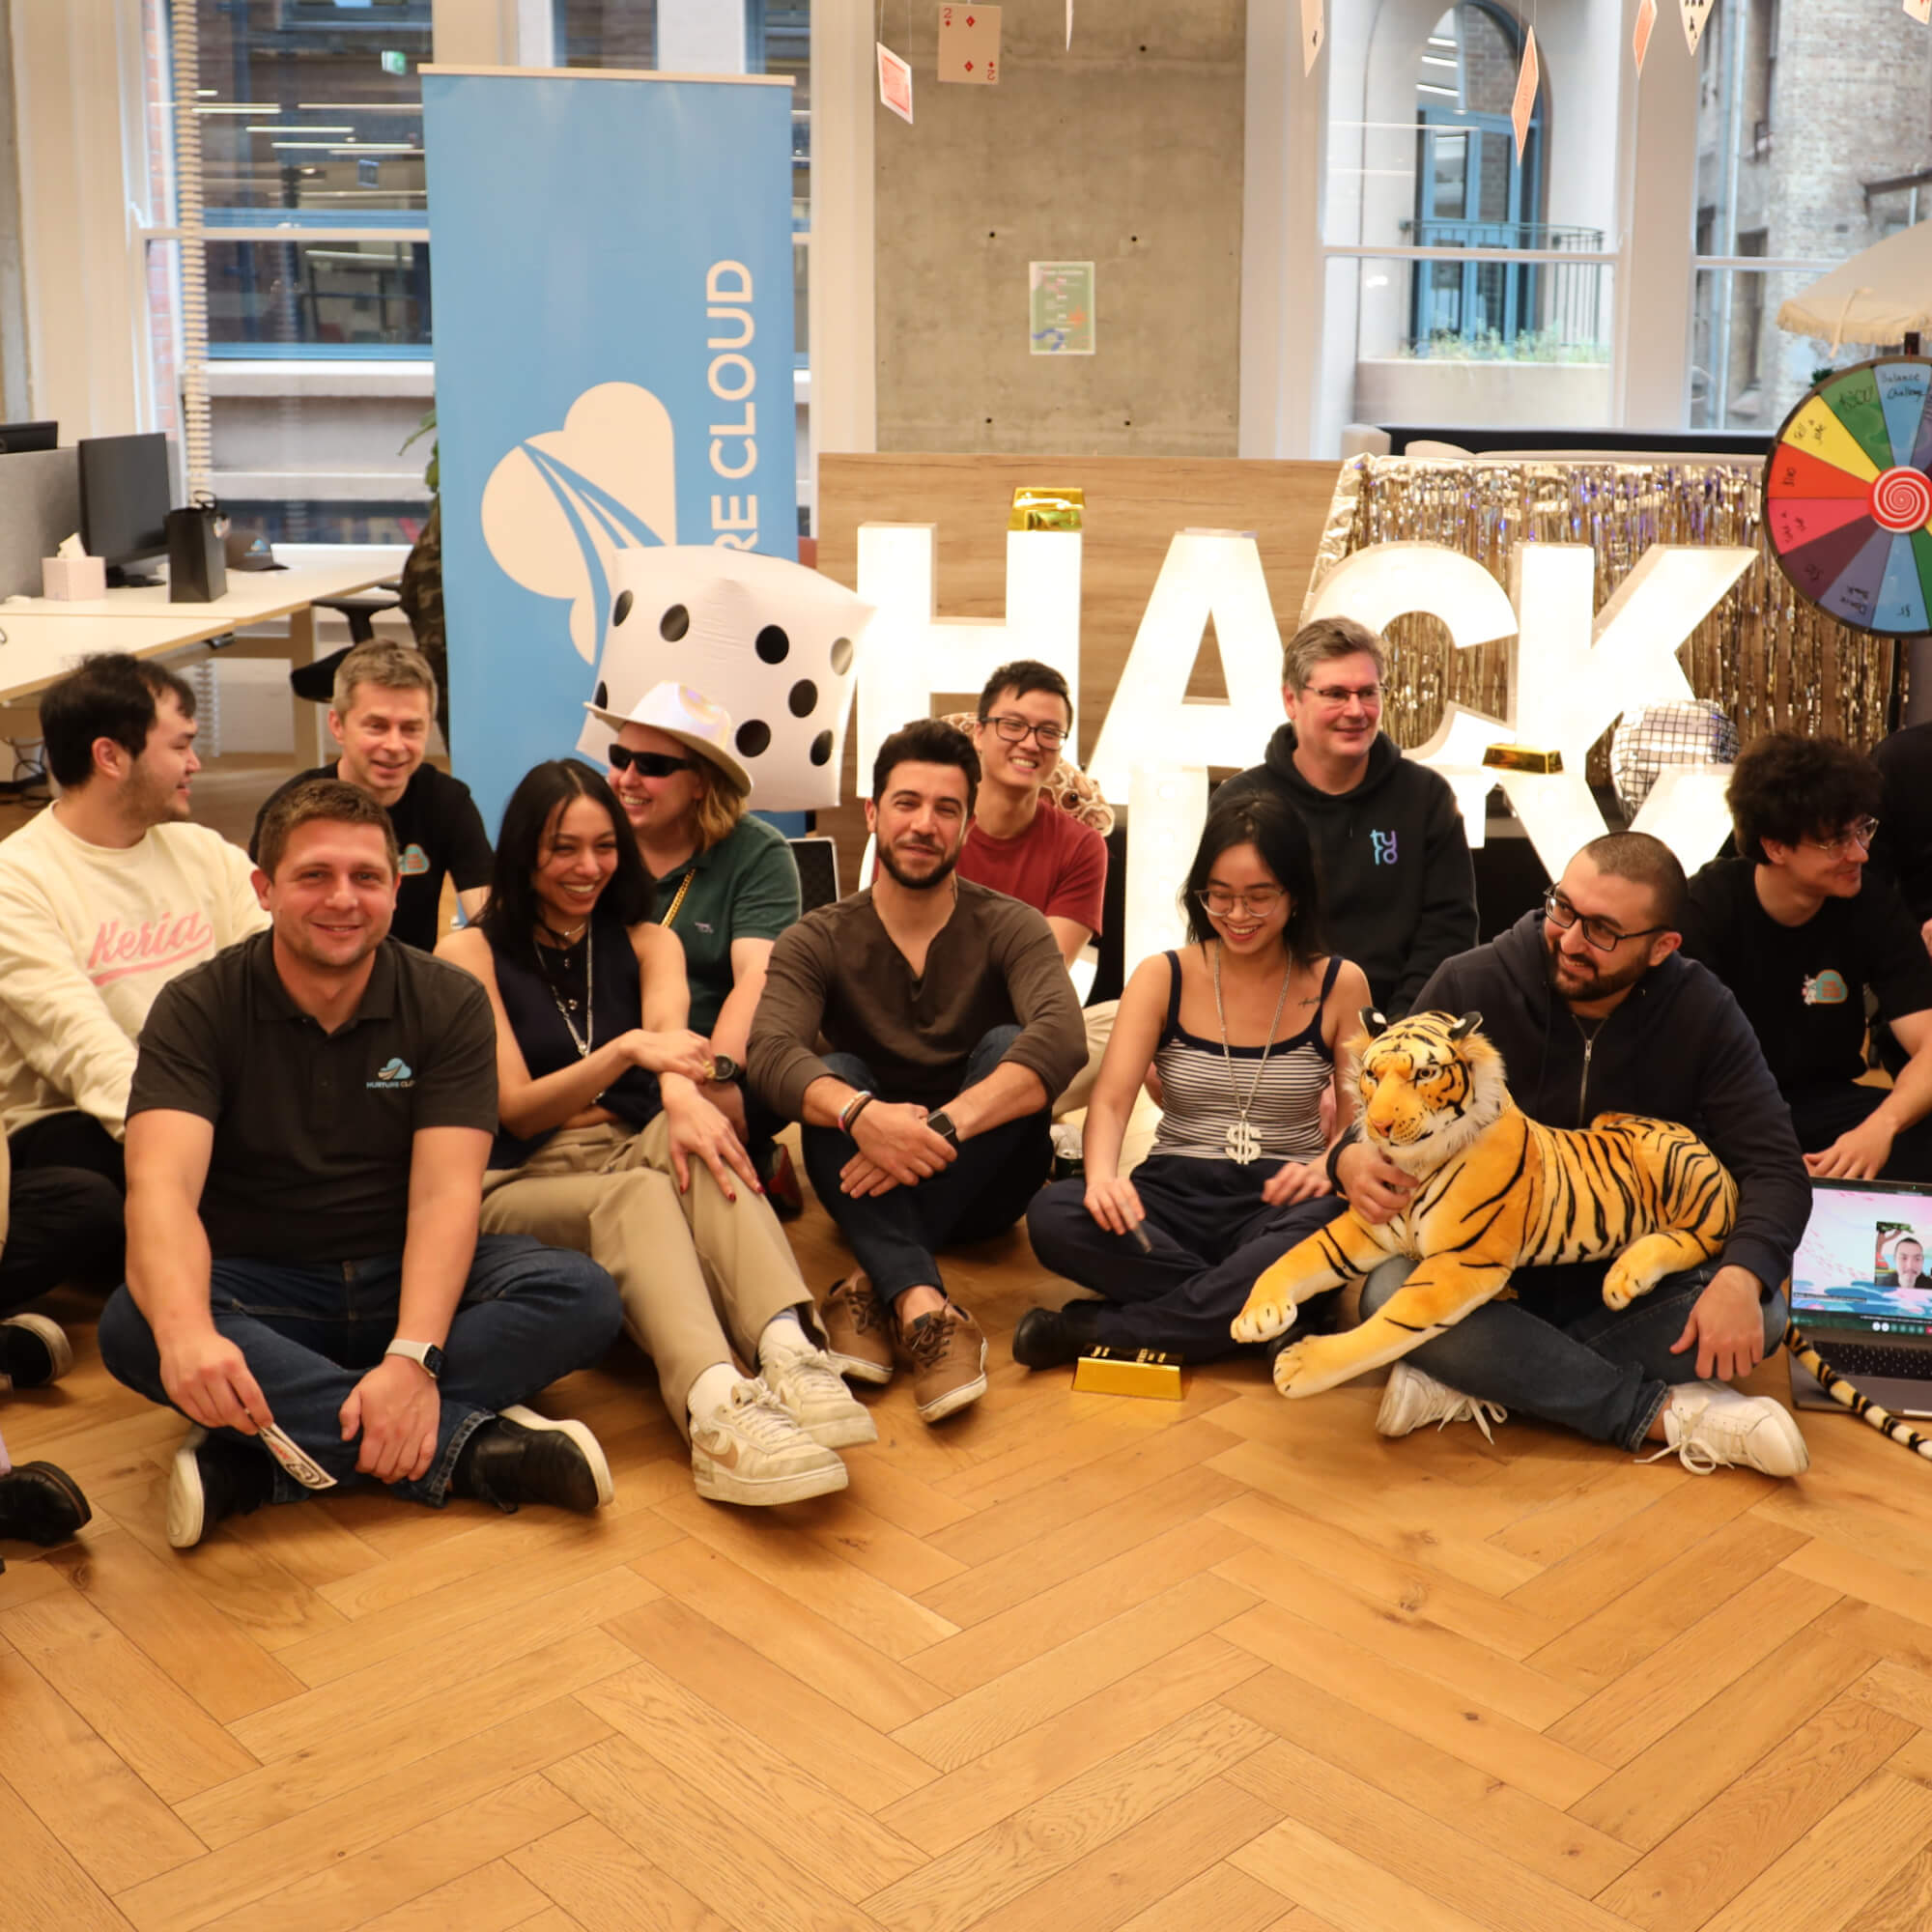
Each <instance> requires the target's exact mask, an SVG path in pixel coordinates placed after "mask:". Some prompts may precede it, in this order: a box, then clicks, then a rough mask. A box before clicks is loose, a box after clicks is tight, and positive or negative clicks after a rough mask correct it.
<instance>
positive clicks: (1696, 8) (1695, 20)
mask: <svg viewBox="0 0 1932 1932" xmlns="http://www.w3.org/2000/svg"><path fill="white" fill-rule="evenodd" d="M1678 4H1679V5H1680V6H1681V7H1682V9H1683V11H1684V40H1685V44H1686V45H1688V46H1689V47H1690V51H1691V52H1692V53H1693V54H1694V53H1695V52H1696V51H1697V43H1698V42H1699V41H1701V40H1702V39H1703V38H1704V22H1705V21H1706V20H1708V19H1709V18H1710V17H1711V0H1678Z"/></svg>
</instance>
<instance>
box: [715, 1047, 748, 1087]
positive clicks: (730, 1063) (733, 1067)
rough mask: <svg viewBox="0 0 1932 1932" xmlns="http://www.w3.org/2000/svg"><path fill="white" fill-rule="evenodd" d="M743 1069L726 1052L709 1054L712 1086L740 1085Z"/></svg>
mask: <svg viewBox="0 0 1932 1932" xmlns="http://www.w3.org/2000/svg"><path fill="white" fill-rule="evenodd" d="M744 1083H745V1069H744V1068H743V1067H742V1066H740V1065H738V1063H737V1062H736V1061H735V1060H733V1059H732V1058H731V1056H730V1055H729V1054H728V1053H714V1054H713V1055H712V1056H711V1084H712V1085H713V1086H714V1087H742V1086H743V1085H744Z"/></svg>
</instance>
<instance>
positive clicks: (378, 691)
mask: <svg viewBox="0 0 1932 1932" xmlns="http://www.w3.org/2000/svg"><path fill="white" fill-rule="evenodd" d="M435 716H436V673H435V672H434V671H433V670H432V669H431V668H430V664H429V660H428V659H427V658H426V657H424V656H423V654H422V653H421V652H420V651H416V650H412V649H411V648H410V647H409V646H408V645H407V644H393V643H389V642H388V641H386V640H385V639H382V638H375V639H371V640H370V641H369V642H368V643H366V644H357V645H356V646H355V649H354V650H353V651H351V652H350V653H349V655H348V656H347V657H346V658H344V659H343V660H342V662H341V664H340V665H338V666H337V667H336V671H335V696H334V698H333V700H332V702H331V703H330V705H329V708H328V728H329V731H330V732H331V733H332V734H333V736H334V738H335V742H336V743H337V744H338V745H340V746H341V747H342V755H341V757H339V758H338V759H337V760H336V761H335V763H334V764H332V765H318V766H317V767H316V768H315V770H314V771H312V772H301V773H298V775H297V776H296V777H295V778H292V779H291V780H289V781H288V783H287V784H285V785H283V786H282V787H281V789H280V790H278V791H274V792H271V793H270V795H269V799H268V802H267V804H265V805H264V806H263V807H262V810H261V811H260V812H259V813H257V814H256V818H255V830H254V832H253V833H252V834H250V836H249V839H248V856H249V857H250V858H251V859H260V857H261V856H262V855H261V852H260V850H259V849H258V848H259V843H260V840H261V837H262V821H263V819H264V818H266V817H267V816H268V814H269V810H270V807H272V806H273V805H275V804H276V802H277V801H278V800H280V799H281V798H282V797H283V796H284V795H285V794H286V793H287V792H288V791H290V790H291V789H292V788H293V787H294V786H296V785H298V784H305V783H307V781H309V780H310V779H343V780H345V781H347V782H348V783H350V784H353V785H355V786H356V787H357V788H358V789H360V790H362V791H366V792H367V793H368V794H369V796H370V797H371V798H373V799H374V800H375V801H376V803H377V804H378V805H380V806H382V807H383V809H384V810H385V811H387V813H388V814H389V824H390V825H391V827H393V829H394V831H395V835H396V850H397V852H398V853H399V855H400V858H401V867H402V888H401V890H400V891H399V892H398V893H397V895H396V916H395V918H394V920H393V921H392V922H391V923H390V925H389V936H390V937H391V938H392V939H400V940H401V941H402V942H403V944H404V945H405V946H416V947H420V948H421V949H422V950H423V952H435V951H436V942H437V940H438V938H439V937H440V933H439V932H438V929H437V917H438V914H439V912H440V910H441V906H442V882H443V879H444V878H445V877H448V878H451V879H453V880H455V882H456V898H457V903H458V904H459V905H461V906H462V908H463V912H464V916H465V918H467V919H474V918H475V917H476V915H477V914H478V913H480V912H481V911H482V910H483V906H484V902H485V901H486V900H487V899H488V898H489V896H490V838H489V835H488V834H487V833H486V832H485V831H484V830H483V814H482V813H481V812H479V811H478V810H476V801H475V800H474V799H473V798H471V797H470V796H469V786H468V785H467V784H465V783H464V782H463V781H461V780H460V779H453V778H451V777H450V776H449V774H448V773H447V772H443V771H439V770H438V769H437V768H436V766H434V765H427V764H425V763H424V762H423V753H425V752H426V751H427V750H428V749H429V726H430V720H431V719H432V718H434V717H435Z"/></svg>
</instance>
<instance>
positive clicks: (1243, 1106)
mask: <svg viewBox="0 0 1932 1932" xmlns="http://www.w3.org/2000/svg"><path fill="white" fill-rule="evenodd" d="M1293 977H1294V961H1293V959H1290V960H1289V962H1288V966H1287V969H1286V970H1285V971H1284V972H1283V974H1282V976H1281V997H1280V999H1278V1000H1277V1001H1276V1002H1275V1003H1274V1018H1273V1019H1271V1020H1270V1021H1269V1022H1268V1031H1267V1040H1266V1043H1265V1044H1264V1046H1263V1047H1262V1057H1261V1059H1260V1060H1259V1061H1258V1062H1257V1063H1256V1065H1255V1077H1254V1079H1253V1080H1251V1081H1250V1082H1249V1083H1248V1097H1247V1098H1246V1099H1245V1100H1243V1099H1242V1098H1241V1082H1240V1078H1239V1076H1238V1075H1237V1074H1236V1071H1235V1056H1234V1053H1233V1051H1232V1050H1231V1049H1230V1047H1229V1045H1228V1012H1227V1009H1226V1008H1225V1007H1223V1006H1222V1004H1221V949H1220V947H1219V946H1216V947H1215V949H1214V1017H1215V1018H1216V1019H1217V1020H1219V1021H1220V1023H1221V1058H1222V1059H1223V1060H1224V1061H1225V1062H1226V1063H1227V1066H1228V1086H1229V1089H1230V1090H1231V1091H1232V1092H1233V1094H1234V1096H1235V1124H1234V1125H1233V1126H1232V1127H1230V1128H1229V1129H1228V1134H1227V1139H1226V1141H1225V1143H1224V1145H1225V1146H1226V1147H1227V1150H1228V1158H1229V1159H1230V1160H1232V1161H1236V1162H1237V1163H1238V1164H1239V1165H1240V1166H1242V1167H1246V1166H1247V1165H1248V1164H1249V1163H1250V1162H1251V1161H1256V1160H1259V1159H1260V1158H1261V1153H1262V1137H1261V1135H1259V1134H1258V1133H1256V1132H1255V1130H1254V1128H1253V1127H1251V1126H1250V1125H1249V1124H1248V1113H1249V1110H1250V1109H1251V1108H1252V1107H1253V1106H1254V1104H1255V1095H1256V1094H1259V1093H1260V1092H1261V1090H1262V1075H1263V1074H1264V1072H1266V1071H1267V1063H1268V1055H1269V1054H1270V1053H1271V1052H1272V1051H1273V1050H1274V1036H1275V1029H1276V1028H1277V1027H1279V1026H1280V1025H1281V1013H1282V1009H1283V1008H1284V1007H1286V1006H1287V1005H1288V982H1289V981H1290V980H1292V979H1293Z"/></svg>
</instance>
